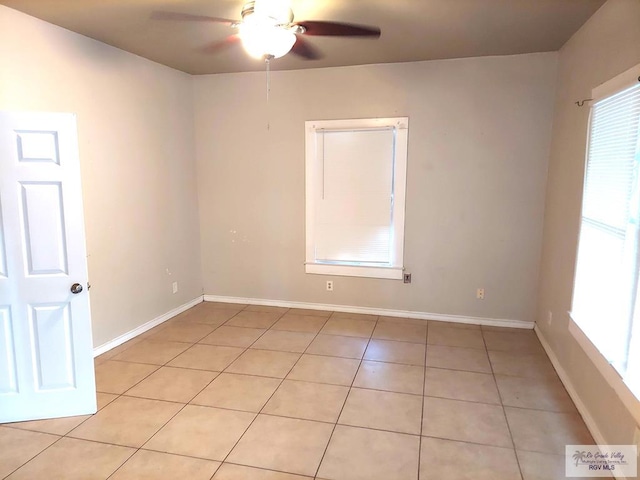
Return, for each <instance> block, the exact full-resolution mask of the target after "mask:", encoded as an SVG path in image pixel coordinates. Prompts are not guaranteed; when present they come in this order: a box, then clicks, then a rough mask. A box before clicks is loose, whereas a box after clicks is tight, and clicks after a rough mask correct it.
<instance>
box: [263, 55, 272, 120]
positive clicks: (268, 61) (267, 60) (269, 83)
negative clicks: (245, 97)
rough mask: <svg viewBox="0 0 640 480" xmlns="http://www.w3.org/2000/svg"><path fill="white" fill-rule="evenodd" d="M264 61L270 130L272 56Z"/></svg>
mask: <svg viewBox="0 0 640 480" xmlns="http://www.w3.org/2000/svg"><path fill="white" fill-rule="evenodd" d="M264 61H265V62H266V63H267V130H270V128H271V119H270V115H269V94H270V93H271V58H270V57H269V56H266V57H265V59H264Z"/></svg>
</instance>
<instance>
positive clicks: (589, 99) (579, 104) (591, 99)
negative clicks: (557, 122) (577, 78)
mask: <svg viewBox="0 0 640 480" xmlns="http://www.w3.org/2000/svg"><path fill="white" fill-rule="evenodd" d="M592 101H593V98H585V99H583V100H578V101H577V102H573V103H575V104H576V105H577V106H579V107H583V106H584V104H585V103H587V102H592Z"/></svg>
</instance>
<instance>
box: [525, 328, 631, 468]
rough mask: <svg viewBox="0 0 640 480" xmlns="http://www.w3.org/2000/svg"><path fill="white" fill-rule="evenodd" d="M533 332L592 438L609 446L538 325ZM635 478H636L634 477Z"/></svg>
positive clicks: (600, 443) (597, 442) (599, 443)
mask: <svg viewBox="0 0 640 480" xmlns="http://www.w3.org/2000/svg"><path fill="white" fill-rule="evenodd" d="M533 330H534V332H536V335H537V336H538V339H539V340H540V343H541V344H542V348H544V351H545V352H547V356H548V357H549V360H551V363H552V364H553V368H555V370H556V372H557V374H558V377H560V381H561V382H562V384H563V385H564V388H565V389H566V390H567V393H568V394H569V396H570V397H571V400H573V403H574V404H575V405H576V408H577V409H578V413H580V416H581V417H582V420H584V424H585V425H586V426H587V430H589V433H591V436H592V437H593V439H594V440H595V441H596V444H598V445H609V442H607V439H606V438H605V437H604V435H603V434H602V432H601V431H600V429H599V428H598V424H597V423H596V421H595V420H594V418H593V416H592V415H591V412H589V409H588V408H587V406H586V405H585V404H584V402H583V401H582V399H581V398H580V395H578V392H577V391H576V389H575V387H574V386H573V383H571V379H570V378H569V375H567V372H566V371H565V369H564V368H562V366H561V365H560V361H559V360H558V357H557V356H556V354H555V353H554V352H553V350H552V349H551V346H550V345H549V342H547V339H546V338H545V337H544V335H543V333H542V330H540V329H539V328H538V325H536V326H535V327H534V329H533ZM613 476H614V478H616V479H618V480H626V479H627V477H625V476H624V475H620V474H618V473H614V474H613ZM633 478H636V477H633Z"/></svg>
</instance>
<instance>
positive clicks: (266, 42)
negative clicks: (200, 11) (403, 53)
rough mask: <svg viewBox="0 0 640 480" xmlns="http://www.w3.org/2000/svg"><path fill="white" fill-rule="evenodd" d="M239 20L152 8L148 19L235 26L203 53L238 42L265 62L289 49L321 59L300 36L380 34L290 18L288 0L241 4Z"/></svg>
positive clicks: (363, 27)
mask: <svg viewBox="0 0 640 480" xmlns="http://www.w3.org/2000/svg"><path fill="white" fill-rule="evenodd" d="M241 17H242V20H239V21H236V20H230V19H227V18H218V17H209V16H205V15H190V14H186V13H178V12H166V11H156V12H153V13H152V15H151V18H153V19H156V20H177V21H195V22H211V23H222V24H225V25H228V26H229V27H232V28H236V29H237V30H238V33H236V34H233V35H230V36H228V37H227V38H225V39H224V40H222V41H220V42H214V43H211V44H208V45H205V46H204V47H202V48H201V50H202V51H203V52H206V53H217V52H220V51H222V50H224V49H226V48H228V47H230V46H232V45H235V44H238V43H240V42H242V45H243V46H244V48H245V50H246V51H247V53H248V54H249V55H251V56H252V57H254V58H259V59H264V60H266V61H267V62H269V60H271V59H273V58H280V57H282V56H284V55H286V54H287V53H289V52H291V53H293V54H295V55H298V56H299V57H301V58H304V59H306V60H317V59H319V58H322V54H321V52H320V51H319V50H318V49H317V48H316V47H314V46H313V45H311V44H310V43H309V42H308V41H307V40H306V39H304V38H303V37H302V35H309V36H333V37H371V38H378V37H380V29H379V28H378V27H373V26H367V25H356V24H352V23H342V22H328V21H318V20H307V21H302V22H294V21H293V11H292V10H291V7H290V6H289V0H255V1H250V2H248V3H246V4H245V5H244V6H243V7H242V12H241Z"/></svg>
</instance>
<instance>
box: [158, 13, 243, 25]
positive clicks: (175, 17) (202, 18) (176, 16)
mask: <svg viewBox="0 0 640 480" xmlns="http://www.w3.org/2000/svg"><path fill="white" fill-rule="evenodd" d="M150 18H151V19H152V20H172V21H186V22H212V23H224V24H226V25H229V26H232V25H235V24H236V23H238V22H236V21H235V20H230V19H228V18H219V17H208V16H206V15H191V14H189V13H179V12H165V11H162V10H158V11H155V12H152V13H151V16H150Z"/></svg>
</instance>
